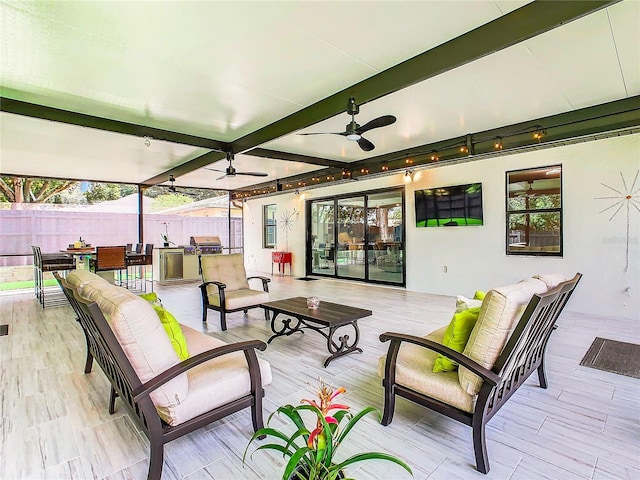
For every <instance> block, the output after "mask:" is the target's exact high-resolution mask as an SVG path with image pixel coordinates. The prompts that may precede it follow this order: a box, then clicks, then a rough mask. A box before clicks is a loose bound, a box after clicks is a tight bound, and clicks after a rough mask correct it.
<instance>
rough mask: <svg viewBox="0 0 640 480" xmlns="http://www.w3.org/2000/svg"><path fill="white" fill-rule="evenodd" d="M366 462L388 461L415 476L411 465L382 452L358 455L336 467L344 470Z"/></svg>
mask: <svg viewBox="0 0 640 480" xmlns="http://www.w3.org/2000/svg"><path fill="white" fill-rule="evenodd" d="M365 460H387V461H389V462H393V463H396V464H398V465H400V466H401V467H402V468H404V469H405V470H406V471H407V472H409V473H410V474H411V476H413V472H412V471H411V467H409V465H407V464H406V463H405V462H403V461H402V460H400V459H399V458H397V457H394V456H393V455H389V454H388V453H382V452H369V453H359V454H357V455H353V456H351V457H349V458H347V459H346V460H345V461H344V462H342V463H339V464H337V465H335V468H337V469H343V468H345V467H347V466H349V465H351V464H354V463H357V462H363V461H365Z"/></svg>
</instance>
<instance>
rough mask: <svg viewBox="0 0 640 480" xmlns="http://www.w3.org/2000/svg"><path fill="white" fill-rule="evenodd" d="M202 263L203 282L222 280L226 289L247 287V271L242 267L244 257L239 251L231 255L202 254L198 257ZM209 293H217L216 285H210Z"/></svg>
mask: <svg viewBox="0 0 640 480" xmlns="http://www.w3.org/2000/svg"><path fill="white" fill-rule="evenodd" d="M200 261H201V265H202V280H203V281H205V282H222V283H224V284H225V285H226V286H227V288H226V290H228V291H233V290H240V289H242V288H249V282H248V281H247V272H246V271H245V269H244V259H243V258H242V254H241V253H233V254H231V255H203V256H202V257H200ZM207 291H208V293H209V295H211V294H216V293H218V287H216V286H215V285H213V286H212V285H210V286H209V287H208V288H207Z"/></svg>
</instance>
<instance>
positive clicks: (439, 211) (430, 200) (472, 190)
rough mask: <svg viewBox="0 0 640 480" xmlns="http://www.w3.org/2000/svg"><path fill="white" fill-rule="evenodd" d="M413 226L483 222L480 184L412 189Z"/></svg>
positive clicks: (449, 225) (477, 223)
mask: <svg viewBox="0 0 640 480" xmlns="http://www.w3.org/2000/svg"><path fill="white" fill-rule="evenodd" d="M415 197H416V201H415V207H416V227H461V226H468V225H482V184H481V183H471V184H469V185H455V186H452V187H438V188H426V189H424V190H416V191H415Z"/></svg>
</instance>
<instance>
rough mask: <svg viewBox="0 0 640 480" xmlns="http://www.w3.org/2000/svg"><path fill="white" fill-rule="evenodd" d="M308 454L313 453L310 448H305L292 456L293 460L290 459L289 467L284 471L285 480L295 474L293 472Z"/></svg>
mask: <svg viewBox="0 0 640 480" xmlns="http://www.w3.org/2000/svg"><path fill="white" fill-rule="evenodd" d="M308 452H311V450H310V449H309V447H303V448H300V449H299V450H298V451H296V452H295V453H294V454H293V455H291V458H290V459H289V463H287V466H286V467H285V469H284V474H283V475H282V478H283V480H286V479H288V478H289V477H290V476H291V475H292V474H293V471H294V470H295V469H296V467H297V466H298V465H299V464H300V463H301V461H302V459H303V457H304V456H305V455H306V454H307V453H308Z"/></svg>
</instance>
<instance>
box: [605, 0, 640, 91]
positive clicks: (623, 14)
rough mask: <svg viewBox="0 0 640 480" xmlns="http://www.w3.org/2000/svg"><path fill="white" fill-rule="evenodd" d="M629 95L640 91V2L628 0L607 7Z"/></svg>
mask: <svg viewBox="0 0 640 480" xmlns="http://www.w3.org/2000/svg"><path fill="white" fill-rule="evenodd" d="M607 12H608V13H609V21H610V22H611V31H612V32H613V40H614V41H615V45H616V51H617V52H618V59H619V60H620V69H621V70H622V77H623V79H624V85H625V88H626V90H627V95H628V96H631V95H634V93H633V92H636V93H637V92H640V2H638V1H626V2H621V3H617V4H615V5H613V6H611V7H609V8H608V9H607Z"/></svg>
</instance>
